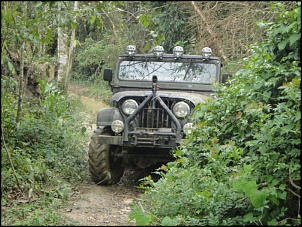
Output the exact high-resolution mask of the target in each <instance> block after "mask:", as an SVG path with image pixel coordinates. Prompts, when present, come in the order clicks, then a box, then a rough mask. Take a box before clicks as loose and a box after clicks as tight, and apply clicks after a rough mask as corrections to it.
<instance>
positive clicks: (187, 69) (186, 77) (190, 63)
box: [183, 58, 193, 80]
mask: <svg viewBox="0 0 302 227" xmlns="http://www.w3.org/2000/svg"><path fill="white" fill-rule="evenodd" d="M192 62H193V59H192V58H191V60H190V64H189V66H188V69H187V71H186V73H185V76H184V79H183V80H186V78H187V74H188V72H189V69H190V68H191V65H192Z"/></svg>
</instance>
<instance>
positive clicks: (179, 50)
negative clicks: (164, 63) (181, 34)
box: [173, 46, 184, 58]
mask: <svg viewBox="0 0 302 227" xmlns="http://www.w3.org/2000/svg"><path fill="white" fill-rule="evenodd" d="M183 54H184V49H183V48H182V47H181V46H176V47H174V48H173V55H174V56H175V57H176V58H180V57H181V56H182V55H183Z"/></svg>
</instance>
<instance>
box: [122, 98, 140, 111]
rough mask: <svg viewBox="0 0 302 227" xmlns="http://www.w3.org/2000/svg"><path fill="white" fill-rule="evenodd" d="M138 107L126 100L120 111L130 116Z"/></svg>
mask: <svg viewBox="0 0 302 227" xmlns="http://www.w3.org/2000/svg"><path fill="white" fill-rule="evenodd" d="M137 107H138V104H137V102H136V101H135V100H133V99H127V100H126V101H125V102H124V103H123V105H122V111H123V113H124V114H126V115H130V114H132V113H133V112H134V111H135V110H136V109H137Z"/></svg>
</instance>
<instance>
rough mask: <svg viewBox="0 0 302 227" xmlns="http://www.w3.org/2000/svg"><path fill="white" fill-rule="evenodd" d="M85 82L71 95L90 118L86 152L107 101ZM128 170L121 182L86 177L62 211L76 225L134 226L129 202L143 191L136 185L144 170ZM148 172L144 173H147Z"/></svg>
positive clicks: (88, 120) (87, 117) (70, 89)
mask: <svg viewBox="0 0 302 227" xmlns="http://www.w3.org/2000/svg"><path fill="white" fill-rule="evenodd" d="M87 89H88V87H87V86H85V85H75V84H70V86H69V94H70V95H73V96H75V97H79V98H80V100H81V103H82V104H83V112H82V114H83V116H85V118H86V119H87V125H89V127H87V128H88V129H89V133H88V134H89V137H88V138H87V151H88V144H89V141H90V135H91V134H92V132H93V130H94V129H95V127H96V125H95V121H96V114H97V111H98V110H99V109H100V108H103V107H106V106H107V104H106V103H104V102H102V101H99V100H95V99H94V98H93V97H91V96H89V93H87ZM139 174H140V175H138V172H136V171H135V170H130V169H126V170H125V173H124V175H123V177H122V179H121V181H120V183H119V184H116V185H111V186H99V185H96V184H94V183H93V182H91V181H90V180H87V181H88V182H86V183H83V184H82V185H80V186H79V189H78V190H77V191H76V192H75V193H74V195H73V196H72V198H71V201H70V202H71V203H70V205H69V206H68V207H66V208H64V209H63V210H62V213H63V215H64V216H66V218H68V219H69V220H72V221H74V222H76V223H77V224H75V225H76V226H135V222H134V221H131V222H129V217H128V215H129V213H130V212H131V208H130V206H129V205H130V203H131V202H132V201H133V200H134V199H135V198H138V196H139V195H140V194H141V193H142V191H140V190H139V189H137V188H136V187H135V185H138V182H139V179H140V178H142V177H143V176H144V173H142V172H140V173H139ZM147 175H148V172H145V176H147Z"/></svg>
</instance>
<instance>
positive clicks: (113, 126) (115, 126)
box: [111, 120, 124, 133]
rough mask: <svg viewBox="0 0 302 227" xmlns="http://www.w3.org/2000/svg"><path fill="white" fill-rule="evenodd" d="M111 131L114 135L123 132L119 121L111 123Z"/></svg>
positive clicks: (122, 126)
mask: <svg viewBox="0 0 302 227" xmlns="http://www.w3.org/2000/svg"><path fill="white" fill-rule="evenodd" d="M111 129H112V131H113V132H115V133H120V132H122V131H123V130H124V123H123V122H122V121H120V120H115V121H112V123H111Z"/></svg>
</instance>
